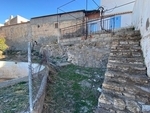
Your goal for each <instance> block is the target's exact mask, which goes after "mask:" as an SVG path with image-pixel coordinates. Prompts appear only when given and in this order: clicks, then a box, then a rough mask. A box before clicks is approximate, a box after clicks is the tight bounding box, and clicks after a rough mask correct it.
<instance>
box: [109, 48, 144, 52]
mask: <svg viewBox="0 0 150 113" xmlns="http://www.w3.org/2000/svg"><path fill="white" fill-rule="evenodd" d="M111 52H140V53H142V50H141V49H131V48H130V47H128V49H123V48H122V47H118V48H117V47H116V49H111Z"/></svg>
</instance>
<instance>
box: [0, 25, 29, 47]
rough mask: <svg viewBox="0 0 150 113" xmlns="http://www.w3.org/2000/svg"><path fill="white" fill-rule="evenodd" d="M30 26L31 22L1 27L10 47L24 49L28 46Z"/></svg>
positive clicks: (1, 31)
mask: <svg viewBox="0 0 150 113" xmlns="http://www.w3.org/2000/svg"><path fill="white" fill-rule="evenodd" d="M29 26H30V23H29V22H27V23H22V24H16V25H10V26H4V27H1V28H0V34H3V35H4V36H5V38H6V44H7V45H8V46H9V48H13V49H20V50H24V49H26V47H27V41H28V30H29Z"/></svg>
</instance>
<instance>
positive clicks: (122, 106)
mask: <svg viewBox="0 0 150 113" xmlns="http://www.w3.org/2000/svg"><path fill="white" fill-rule="evenodd" d="M114 107H115V108H117V109H119V110H124V109H125V107H126V104H125V102H124V101H123V100H122V99H118V98H115V99H114Z"/></svg>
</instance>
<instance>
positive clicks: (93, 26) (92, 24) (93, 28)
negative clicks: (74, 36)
mask: <svg viewBox="0 0 150 113" xmlns="http://www.w3.org/2000/svg"><path fill="white" fill-rule="evenodd" d="M90 32H91V33H95V32H97V23H91V24H90Z"/></svg>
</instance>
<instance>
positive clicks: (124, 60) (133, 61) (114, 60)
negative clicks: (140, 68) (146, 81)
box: [109, 57, 144, 65]
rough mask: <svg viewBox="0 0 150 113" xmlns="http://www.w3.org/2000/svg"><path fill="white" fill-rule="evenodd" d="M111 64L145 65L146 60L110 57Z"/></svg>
mask: <svg viewBox="0 0 150 113" xmlns="http://www.w3.org/2000/svg"><path fill="white" fill-rule="evenodd" d="M109 62H110V63H128V64H142V65H144V60H143V58H141V57H137V58H122V57H109Z"/></svg>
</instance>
